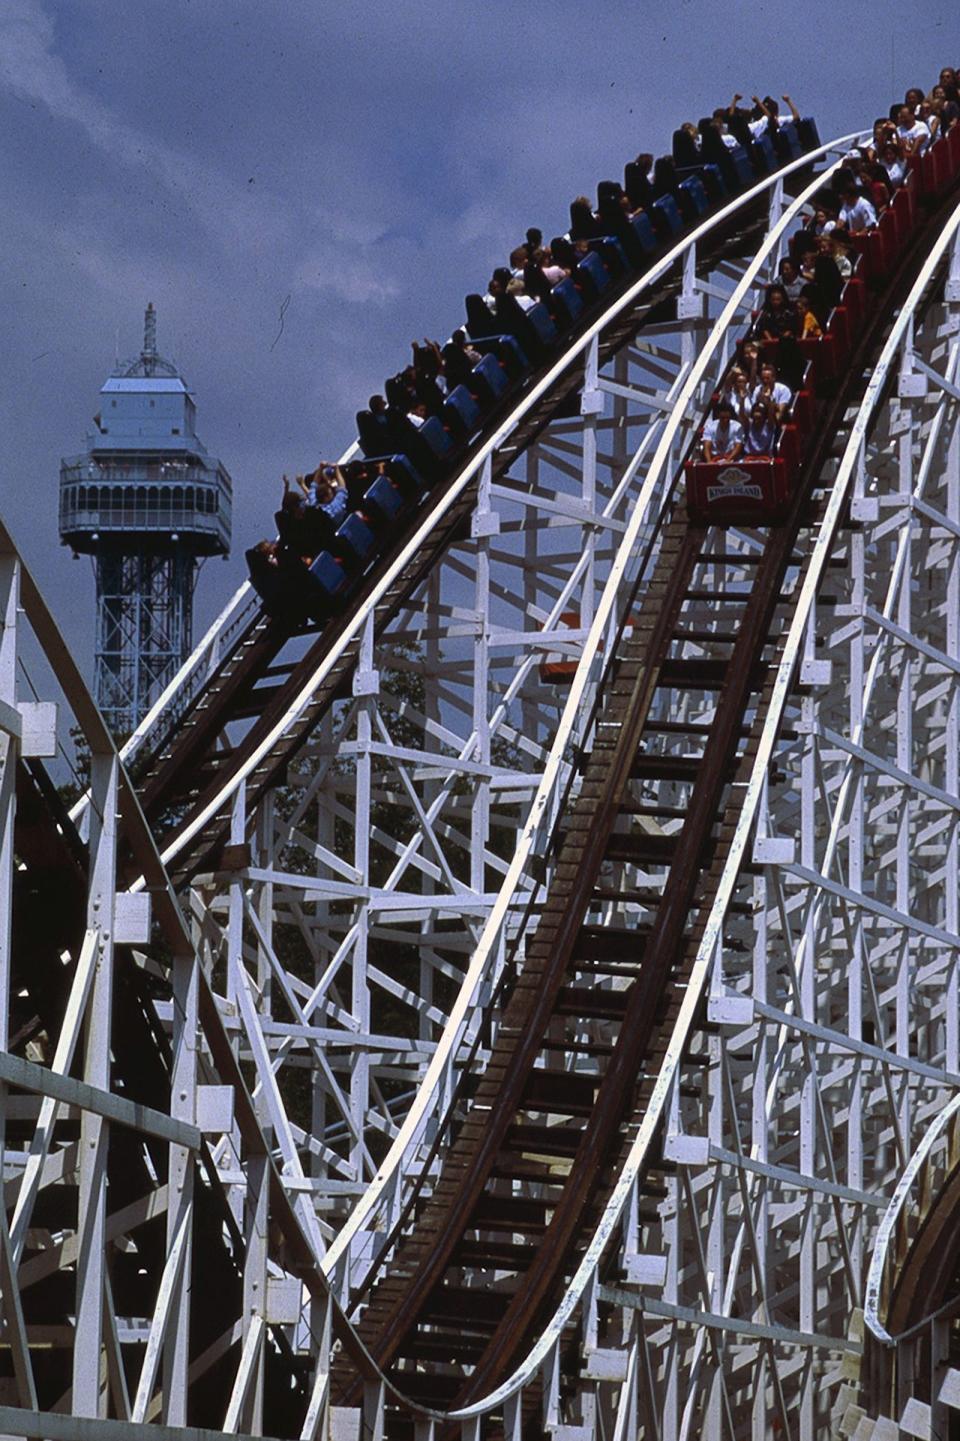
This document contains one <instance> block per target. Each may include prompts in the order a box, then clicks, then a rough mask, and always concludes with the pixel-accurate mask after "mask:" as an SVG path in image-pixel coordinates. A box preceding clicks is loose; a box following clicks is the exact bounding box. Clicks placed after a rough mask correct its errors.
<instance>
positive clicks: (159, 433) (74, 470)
mask: <svg viewBox="0 0 960 1441" xmlns="http://www.w3.org/2000/svg"><path fill="white" fill-rule="evenodd" d="M100 395H101V404H100V410H99V412H98V413H97V415H95V416H94V426H95V429H94V430H92V431H90V432H89V433H88V436H87V449H86V451H85V453H84V454H83V455H79V456H74V457H72V458H70V459H67V460H63V461H61V464H60V540H61V543H62V544H63V545H69V546H71V547H72V549H73V551H74V553H75V554H80V553H83V554H86V555H92V556H93V558H94V561H95V569H96V586H97V629H96V648H95V672H94V691H95V695H96V699H97V702H98V704H99V706H100V708H101V710H102V711H103V713H104V716H105V718H106V720H107V722H108V724H109V725H110V727H111V728H112V730H113V731H114V732H115V733H116V734H125V733H129V732H130V731H133V730H134V729H135V728H136V726H137V725H138V723H139V722H140V720H141V719H142V718H143V716H144V715H145V714H146V712H147V711H148V709H149V708H150V706H151V705H152V703H153V702H154V701H155V700H156V698H157V697H158V695H159V694H160V693H161V691H162V690H163V688H164V686H165V685H166V684H167V682H168V681H169V680H170V679H171V678H172V676H173V675H174V674H175V672H176V670H177V668H178V667H179V666H180V664H181V663H182V662H183V661H184V660H185V659H186V657H187V656H188V655H189V653H190V649H191V644H192V640H191V635H192V626H193V593H194V586H195V583H196V577H197V570H198V564H199V562H200V561H202V560H203V559H205V558H206V557H208V556H212V555H221V556H226V555H227V554H229V551H230V512H231V481H230V476H229V474H228V473H227V471H226V469H225V467H224V465H223V464H222V462H221V461H220V460H218V459H217V458H216V457H214V456H211V455H209V454H208V453H207V450H206V447H205V446H204V445H203V443H202V441H201V440H200V438H199V436H198V435H197V433H196V404H195V402H194V398H193V396H192V394H191V392H190V390H189V387H188V385H187V382H186V381H185V380H184V378H183V376H182V375H181V374H180V372H179V371H178V370H177V368H176V366H175V365H172V364H171V363H170V362H169V361H167V360H164V359H163V358H162V357H161V356H160V355H159V354H158V352H157V317H156V311H155V310H154V308H153V305H152V304H151V305H148V306H147V310H146V317H145V323H144V338H143V349H142V351H141V353H140V355H139V357H138V359H137V360H135V361H133V362H132V363H129V364H124V365H121V366H119V367H118V368H117V369H116V370H115V371H114V372H113V373H112V374H111V376H110V377H109V379H108V380H107V381H106V383H105V384H104V385H103V386H102V388H101V391H100Z"/></svg>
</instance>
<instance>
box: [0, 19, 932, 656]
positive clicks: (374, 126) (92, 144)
mask: <svg viewBox="0 0 960 1441" xmlns="http://www.w3.org/2000/svg"><path fill="white" fill-rule="evenodd" d="M894 15H896V17H897V18H896V21H895V23H894V25H891V24H890V23H889V21H888V18H887V17H888V16H894ZM951 16H952V17H953V18H952V19H951ZM944 64H954V65H958V64H960V21H958V19H957V10H956V6H955V0H917V3H916V4H914V5H913V6H911V7H910V13H909V17H906V18H905V12H903V10H902V7H900V8H899V9H898V10H897V11H896V12H895V11H894V9H893V7H892V6H887V5H884V4H880V5H877V3H876V0H801V3H800V4H798V5H794V6H785V5H783V4H782V3H780V4H776V5H775V4H772V3H771V4H767V3H757V0H751V3H748V0H726V3H725V4H723V5H718V4H716V3H715V0H667V3H665V4H664V3H661V4H659V5H653V4H651V3H649V0H631V3H621V0H594V3H593V4H592V5H584V4H583V3H582V0H579V3H572V0H550V3H549V4H547V3H544V0H527V3H526V4H524V5H519V4H516V3H507V0H485V3H483V4H476V3H470V4H468V3H465V0H392V3H390V4H386V3H369V0H356V3H354V4H336V5H335V4H331V3H328V0H269V3H264V0H163V3H159V0H158V3H152V4H130V3H125V0H0V195H2V197H3V201H2V204H0V336H2V345H0V417H2V425H3V431H2V433H3V434H4V435H6V437H7V440H6V442H5V444H4V446H3V448H2V451H0V514H2V515H3V518H4V521H5V522H6V524H7V525H8V526H9V528H10V529H11V531H12V533H13V535H14V537H15V538H16V540H17V541H18V543H19V544H20V546H21V548H22V550H23V553H24V555H25V557H26V559H27V561H28V563H29V564H30V565H31V567H32V568H33V570H34V572H35V574H36V575H37V578H38V580H39V581H40V584H41V586H42V587H43V589H44V592H45V595H46V598H47V600H48V603H49V604H50V606H51V608H52V610H53V612H54V614H55V616H56V617H57V619H58V620H59V622H60V624H61V626H62V628H63V630H64V632H65V634H66V637H67V640H68V642H69V643H70V644H71V646H72V647H73V649H74V650H75V652H76V653H77V654H78V655H79V656H80V657H81V660H82V661H83V662H84V663H85V665H86V666H89V667H90V669H92V663H91V657H92V636H93V625H94V603H93V598H94V589H93V576H92V571H91V566H90V562H89V561H88V560H86V559H83V560H80V561H74V560H72V559H71V556H70V552H69V551H68V550H66V549H64V548H62V547H61V546H60V545H59V541H58V537H57V484H58V474H59V464H60V459H61V457H62V456H70V455H75V454H77V453H79V452H81V451H82V450H83V448H84V436H85V433H86V430H87V428H88V427H89V425H90V419H91V417H92V415H93V413H94V411H95V410H97V409H98V408H99V406H98V391H99V388H100V386H101V385H102V384H103V382H104V380H105V379H106V378H107V375H108V374H109V372H110V370H111V368H112V367H113V365H114V362H115V357H116V355H117V354H118V353H119V355H120V357H121V358H122V357H133V356H135V355H136V354H137V353H138V351H139V349H140V345H141V340H142V334H143V311H144V308H145V306H146V304H147V302H148V301H152V302H153V303H154V304H155V306H156V307H157V312H158V344H159V349H160V352H161V354H163V355H165V356H167V357H168V358H170V359H173V360H174V361H175V362H176V363H177V364H178V365H179V366H180V367H181V368H182V371H183V373H184V374H185V376H186V378H187V380H188V382H189V383H190V385H191V388H192V389H193V391H194V393H195V395H196V398H197V404H198V431H199V434H200V436H201V438H202V439H203V441H204V442H205V444H206V446H207V448H208V450H209V451H210V452H211V453H212V454H214V455H219V456H220V457H221V458H222V460H223V461H224V463H225V464H226V466H227V469H228V470H229V471H230V473H231V475H232V477H233V482H234V553H233V555H232V557H231V558H230V559H229V560H228V561H225V562H224V561H219V560H216V561H210V562H208V563H207V566H206V567H205V569H204V572H203V573H202V575H201V577H200V583H199V587H198V596H197V607H196V622H195V634H196V635H197V636H199V634H200V633H201V631H202V628H203V627H204V625H205V624H206V623H207V622H208V621H209V619H211V618H212V616H213V615H214V614H215V613H216V611H217V610H218V609H219V608H220V607H221V606H222V605H223V604H224V603H225V602H226V600H227V599H228V598H229V596H230V595H231V594H232V592H233V590H234V589H235V588H236V586H237V585H238V584H239V583H240V581H241V579H242V578H243V569H244V567H243V551H244V549H245V548H246V547H247V546H248V545H250V544H252V543H253V542H254V541H255V540H256V539H257V538H258V537H259V536H261V535H265V534H267V533H268V532H269V531H270V530H271V525H272V522H271V516H272V512H273V511H274V509H275V508H276V505H277V502H278V495H279V478H280V476H281V475H282V473H283V472H284V471H287V472H294V471H298V470H299V471H303V470H304V469H306V468H308V467H312V466H313V465H315V464H316V462H317V461H318V460H319V459H320V458H332V457H336V456H337V455H339V454H340V453H341V452H342V451H343V450H344V449H345V448H346V447H347V445H349V444H350V442H351V441H352V440H353V438H354V430H353V416H354V413H355V412H356V411H357V410H358V409H359V408H360V407H361V406H362V405H363V404H365V402H366V398H367V396H369V394H370V393H371V392H373V391H375V390H379V389H380V388H381V385H382V381H383V378H384V377H385V376H386V375H387V374H390V373H392V372H394V371H395V370H397V369H399V368H400V367H401V366H402V365H403V364H404V363H405V362H406V358H407V356H408V354H409V345H410V341H411V339H413V338H414V337H416V338H418V339H419V338H422V337H424V336H427V335H429V336H438V337H440V338H441V339H443V338H445V337H446V336H447V335H448V334H449V332H450V330H451V329H452V328H453V327H454V326H455V325H457V324H459V323H460V322H461V320H462V297H463V295H464V294H465V293H467V292H468V291H471V290H476V289H482V288H483V283H484V281H485V280H486V278H487V277H488V275H489V274H490V270H491V268H492V266H493V265H495V264H499V263H502V262H503V260H504V259H505V257H506V254H507V252H508V251H509V250H510V249H511V248H512V247H513V245H515V244H517V243H518V242H519V241H520V240H521V239H522V237H523V233H524V231H525V229H526V228H527V226H528V225H539V226H540V227H541V228H542V229H543V230H544V232H545V233H546V234H547V235H548V236H549V235H550V234H555V233H557V232H558V231H559V230H561V229H563V228H564V227H565V224H566V220H565V217H566V212H567V205H568V203H569V201H570V199H571V198H572V197H573V196H575V195H577V194H580V193H581V192H586V193H589V192H591V191H592V190H594V188H595V185H596V181H597V180H599V179H602V178H607V177H610V178H615V177H620V176H622V166H623V163H624V161H625V160H626V159H629V158H630V157H631V156H632V155H633V154H635V153H636V152H637V151H638V150H640V149H649V150H652V151H656V152H657V153H660V151H661V150H664V149H666V148H668V146H669V139H670V135H671V133H672V131H673V129H674V128H675V127H676V126H677V125H678V124H679V123H680V122H681V121H682V120H684V119H688V118H692V119H697V118H698V117H699V116H700V115H701V114H704V113H706V112H708V111H709V110H710V109H712V108H713V106H714V105H716V104H719V103H726V102H727V101H728V100H729V98H730V95H731V94H732V93H733V92H734V91H735V90H736V91H741V92H743V93H745V94H746V95H750V94H752V93H753V92H754V91H760V92H761V93H770V94H774V95H778V96H779V95H781V94H783V93H784V92H785V91H786V92H789V93H790V94H792V95H793V97H794V99H795V100H796V102H797V105H798V107H799V108H800V110H801V112H802V113H803V114H805V115H806V114H813V115H815V116H816V118H817V121H818V124H819V128H820V134H821V137H822V138H823V139H824V140H827V139H830V138H831V137H833V136H835V135H840V134H844V133H847V132H849V131H851V130H854V129H856V128H857V127H859V126H860V125H868V124H870V122H871V121H872V120H873V118H874V116H875V115H878V114H880V113H881V112H883V111H884V110H886V108H887V106H888V104H889V103H890V101H891V100H892V99H895V98H899V97H901V96H902V93H903V91H904V89H905V88H906V87H907V86H910V85H923V86H924V87H928V86H929V85H930V84H932V83H933V81H934V79H935V78H936V75H937V72H938V71H939V69H940V67H941V65H944Z"/></svg>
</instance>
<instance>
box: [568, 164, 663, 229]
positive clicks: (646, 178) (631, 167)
mask: <svg viewBox="0 0 960 1441" xmlns="http://www.w3.org/2000/svg"><path fill="white" fill-rule="evenodd" d="M623 188H624V189H625V190H626V192H627V194H628V195H629V197H630V204H631V205H633V206H635V207H636V208H637V209H638V210H641V209H642V210H646V209H648V208H649V207H650V206H651V205H652V204H653V202H654V200H655V199H656V196H655V195H654V193H653V156H652V155H650V154H649V153H648V152H647V151H645V150H642V151H641V152H640V154H639V155H638V156H637V158H636V160H631V161H630V162H629V164H628V165H626V166H625V167H624V171H623ZM574 238H576V237H574Z"/></svg>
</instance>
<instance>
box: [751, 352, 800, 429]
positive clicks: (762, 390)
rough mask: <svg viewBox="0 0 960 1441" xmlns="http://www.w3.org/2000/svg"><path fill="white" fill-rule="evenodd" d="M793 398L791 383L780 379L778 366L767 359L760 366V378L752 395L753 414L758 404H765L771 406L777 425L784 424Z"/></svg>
mask: <svg viewBox="0 0 960 1441" xmlns="http://www.w3.org/2000/svg"><path fill="white" fill-rule="evenodd" d="M792 399H793V392H792V391H791V389H790V387H789V385H784V383H783V381H782V380H780V378H779V376H778V374H777V367H776V366H775V365H774V364H772V362H770V361H766V362H765V363H764V364H763V365H761V367H760V380H759V382H758V383H757V385H756V386H755V387H754V390H753V394H752V395H751V396H750V410H751V414H752V413H753V411H754V410H755V409H756V407H757V406H758V405H765V406H767V407H768V408H770V413H771V415H772V416H773V418H774V419H775V420H776V423H777V425H782V423H783V417H784V415H785V414H786V410H787V406H788V405H789V404H790V402H791V400H792Z"/></svg>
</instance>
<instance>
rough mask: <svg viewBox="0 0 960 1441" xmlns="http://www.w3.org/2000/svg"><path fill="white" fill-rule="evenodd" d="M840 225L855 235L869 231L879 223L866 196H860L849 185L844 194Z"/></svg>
mask: <svg viewBox="0 0 960 1441" xmlns="http://www.w3.org/2000/svg"><path fill="white" fill-rule="evenodd" d="M838 219H839V221H840V224H841V225H842V226H844V227H845V229H846V230H848V231H849V232H850V234H851V235H855V234H856V233H857V232H858V231H861V230H869V229H870V228H871V227H872V226H874V225H876V223H877V212H876V211H875V210H874V208H873V206H872V205H871V204H870V201H869V200H868V199H867V197H866V196H865V195H860V194H858V192H857V191H856V190H854V188H853V186H852V185H849V186H848V187H847V188H846V190H845V191H844V192H843V204H842V205H841V207H840V215H839V217H838Z"/></svg>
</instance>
